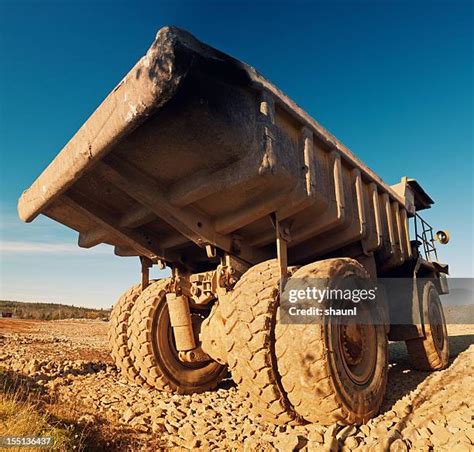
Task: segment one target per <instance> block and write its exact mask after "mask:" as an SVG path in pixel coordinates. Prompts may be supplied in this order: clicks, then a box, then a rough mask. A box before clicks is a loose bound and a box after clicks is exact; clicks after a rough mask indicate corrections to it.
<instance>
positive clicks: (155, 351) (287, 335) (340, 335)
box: [18, 27, 448, 424]
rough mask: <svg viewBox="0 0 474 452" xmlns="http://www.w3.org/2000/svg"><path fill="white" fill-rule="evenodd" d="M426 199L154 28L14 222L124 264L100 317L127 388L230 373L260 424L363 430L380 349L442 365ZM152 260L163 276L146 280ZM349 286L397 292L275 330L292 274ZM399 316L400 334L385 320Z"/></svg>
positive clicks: (206, 385) (277, 97) (379, 377)
mask: <svg viewBox="0 0 474 452" xmlns="http://www.w3.org/2000/svg"><path fill="white" fill-rule="evenodd" d="M432 203H433V201H432V200H431V198H430V197H429V196H428V195H427V194H426V192H425V191H424V190H423V189H422V188H421V186H420V185H419V184H418V182H417V181H416V180H414V179H408V178H406V177H404V178H402V179H401V182H400V183H398V184H396V185H392V186H389V185H387V184H386V183H385V182H384V181H383V180H382V179H381V178H380V177H379V176H377V175H376V174H375V173H374V172H372V171H371V170H370V169H369V168H368V167H367V166H366V165H364V164H363V163H362V162H361V161H360V160H359V159H358V158H357V157H356V156H355V155H354V154H353V153H352V152H351V151H350V150H349V149H348V148H346V147H345V146H344V145H343V144H341V142H339V141H338V140H337V139H336V138H335V137H333V136H332V135H331V134H330V133H328V132H327V131H326V130H325V129H324V128H323V127H321V126H320V125H319V124H318V123H317V122H316V121H315V120H314V119H312V118H311V117H310V116H309V115H308V114H306V113H305V112H304V111H303V110H302V109H301V108H299V107H298V106H297V105H296V104H295V103H294V102H292V101H291V100H290V99H289V98H288V97H286V96H285V95H284V94H283V93H282V92H281V91H279V90H278V88H276V87H275V86H273V85H272V84H271V83H270V82H269V81H268V80H266V79H265V78H264V77H262V76H261V75H260V74H259V73H258V72H257V71H256V70H255V69H254V68H252V67H250V66H248V65H246V64H244V63H242V62H240V61H238V60H236V59H234V58H232V57H230V56H228V55H226V54H224V53H222V52H220V51H218V50H216V49H214V48H212V47H209V46H207V45H205V44H203V43H201V42H199V41H198V40H197V39H195V38H194V37H193V36H192V35H190V34H189V33H187V32H185V31H183V30H180V29H178V28H174V27H166V28H163V29H161V30H160V31H159V32H158V34H157V36H156V39H155V41H154V42H153V44H152V46H151V47H150V49H149V50H148V52H147V53H146V55H145V56H144V57H143V58H141V59H140V60H139V61H138V63H137V64H136V65H135V66H134V67H133V68H132V70H131V71H130V72H129V73H128V74H127V75H126V76H125V78H124V79H123V80H122V81H121V82H120V83H119V84H118V85H117V86H116V87H115V88H114V89H113V90H112V92H111V93H110V94H109V95H108V96H107V97H106V99H105V100H104V101H103V102H102V104H101V105H100V106H99V107H98V108H97V109H96V110H95V111H94V113H93V114H92V115H91V116H90V118H89V119H88V120H87V121H86V122H85V123H84V125H83V126H82V127H81V128H80V129H79V130H78V132H77V133H76V134H75V135H74V137H73V138H72V139H71V140H70V141H69V142H68V143H67V144H66V146H65V147H64V149H63V150H62V151H61V152H60V153H59V154H58V155H57V157H56V158H55V159H54V160H53V161H52V162H51V164H50V165H49V166H48V167H47V168H46V169H45V170H44V172H43V173H42V174H41V175H40V176H39V177H38V179H37V180H36V181H35V182H34V183H33V184H32V186H31V187H30V188H29V189H28V190H26V191H25V192H24V193H23V194H22V196H21V199H20V201H19V205H18V211H19V215H20V217H21V219H22V220H24V221H26V222H30V221H32V220H33V219H34V218H35V217H36V216H38V215H39V214H43V215H46V216H47V217H49V218H52V219H54V220H56V221H58V222H60V223H62V224H64V225H66V226H68V227H70V228H72V229H74V230H76V231H77V232H78V233H79V241H78V244H79V246H80V247H83V248H91V247H93V246H96V245H98V244H102V243H104V244H109V245H112V246H113V247H114V250H115V254H116V255H117V256H136V257H139V259H140V263H139V265H137V276H138V275H140V273H141V278H139V277H137V284H136V285H135V286H133V287H131V288H130V289H129V290H127V291H126V292H125V293H124V294H123V295H122V297H121V298H120V299H119V300H118V302H117V304H116V305H115V307H114V309H113V311H112V314H111V319H110V345H111V353H112V356H113V359H114V360H115V363H116V365H117V367H118V369H119V370H120V371H121V372H122V374H123V376H125V377H126V378H127V379H128V380H129V381H130V383H131V384H137V385H143V386H144V387H146V388H150V390H151V389H158V390H163V391H175V392H177V393H180V394H190V393H195V392H202V391H207V390H211V389H213V388H214V387H216V385H218V383H219V382H220V380H221V379H222V378H224V377H225V376H226V375H228V371H229V370H230V372H231V373H232V377H233V379H234V380H235V382H236V383H237V384H238V386H239V388H240V390H241V391H242V393H243V394H244V395H245V396H246V397H247V398H248V400H249V401H250V403H251V405H252V406H253V409H254V410H255V412H257V413H259V414H260V415H261V416H262V417H263V418H264V419H265V420H267V421H270V422H274V423H277V424H281V423H287V422H290V421H295V422H298V421H302V422H304V421H310V422H311V421H317V422H322V423H332V422H340V423H362V422H365V421H367V420H368V419H369V418H370V417H371V416H373V415H375V414H376V413H377V411H378V409H379V407H380V405H381V402H382V399H383V397H384V393H385V390H386V382H387V368H388V362H387V344H388V340H400V341H406V344H407V348H408V352H409V354H410V356H411V358H412V360H413V363H414V365H415V366H417V367H419V368H422V369H431V370H435V369H441V368H443V367H444V366H446V364H447V360H448V338H447V333H446V325H445V321H444V317H443V311H442V307H441V304H440V297H439V294H442V293H445V292H446V291H447V284H446V276H445V274H446V273H447V266H446V265H444V264H441V263H439V262H438V261H437V255H436V249H435V247H434V243H435V241H436V240H439V241H441V242H446V241H447V240H448V236H447V234H446V233H444V232H442V231H441V232H439V233H437V234H435V233H433V230H432V228H431V227H430V226H428V225H427V223H425V222H424V221H423V220H421V218H420V217H419V216H418V212H419V211H421V210H423V209H426V208H428V207H430V206H431V204H432ZM409 222H410V223H409ZM412 223H414V225H415V226H416V227H417V229H416V231H415V233H412V234H411V235H412V237H410V231H411V230H412V229H413V228H412V226H411V224H412ZM137 261H138V260H137ZM153 265H157V266H159V267H160V268H162V269H164V268H165V267H169V268H170V269H171V276H170V277H169V278H165V279H161V280H154V281H152V280H150V276H149V275H150V273H149V270H150V268H151V267H152V266H153ZM349 276H350V277H351V278H353V279H354V278H356V280H364V279H367V278H375V277H377V278H394V277H397V278H405V279H406V278H409V280H410V281H413V284H412V287H411V290H409V291H407V293H406V294H405V296H403V297H402V298H401V299H400V298H398V299H397V302H396V303H395V302H394V301H393V300H392V299H391V298H390V297H389V296H388V297H383V299H384V301H383V302H380V303H373V304H370V305H367V307H366V308H364V309H365V311H366V312H365V314H364V315H365V317H367V316H368V318H370V319H372V320H371V321H370V322H361V323H360V324H359V323H356V324H353V323H352V324H345V325H344V324H341V322H338V321H337V319H336V318H333V317H328V318H325V320H324V321H323V322H317V323H314V322H310V323H291V322H283V321H282V320H281V318H282V317H281V312H280V311H281V306H280V298H281V297H280V293H281V291H282V290H283V289H284V288H285V287H286V285H287V284H289V283H290V281H292V280H293V279H294V278H297V279H298V280H301V281H307V280H310V279H311V278H318V279H320V278H323V279H325V280H327V281H328V283H329V284H332V282H334V284H336V285H337V284H340V281H344V279H345V278H346V277H349ZM387 298H388V299H387ZM394 304H397V306H394ZM400 307H403V308H404V309H406V310H408V311H409V313H410V316H411V317H410V319H411V321H410V322H403V324H394V322H393V321H392V322H391V321H390V313H391V312H392V311H393V309H394V308H397V309H399V308H400Z"/></svg>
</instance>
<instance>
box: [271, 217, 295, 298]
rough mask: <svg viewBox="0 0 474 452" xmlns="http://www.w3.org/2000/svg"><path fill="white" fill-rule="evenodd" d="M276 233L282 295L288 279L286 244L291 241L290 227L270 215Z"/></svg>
mask: <svg viewBox="0 0 474 452" xmlns="http://www.w3.org/2000/svg"><path fill="white" fill-rule="evenodd" d="M270 218H271V220H272V223H273V225H274V227H275V233H276V248H277V258H278V265H279V267H280V293H283V289H284V288H285V284H286V281H287V279H288V242H289V241H290V240H291V236H290V227H289V226H288V225H283V224H282V222H281V221H278V218H277V215H276V213H273V214H271V215H270Z"/></svg>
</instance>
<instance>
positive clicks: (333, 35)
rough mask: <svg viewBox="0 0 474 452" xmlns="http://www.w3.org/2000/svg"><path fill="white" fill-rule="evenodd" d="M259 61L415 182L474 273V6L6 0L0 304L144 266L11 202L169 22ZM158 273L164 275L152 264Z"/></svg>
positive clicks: (463, 271) (99, 299)
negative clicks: (85, 244)
mask: <svg viewBox="0 0 474 452" xmlns="http://www.w3.org/2000/svg"><path fill="white" fill-rule="evenodd" d="M171 24H173V25H178V26H180V27H183V28H186V29H187V30H189V31H191V32H192V33H194V34H195V35H196V36H197V37H198V38H199V39H201V40H203V41H205V42H207V43H209V44H211V45H213V46H215V47H217V48H219V49H221V50H223V51H225V52H227V53H230V54H231V55H233V56H235V57H237V58H239V59H242V60H243V61H246V62H247V63H249V64H251V65H253V66H255V67H256V68H257V69H258V70H259V71H260V72H262V73H263V74H264V75H265V76H266V77H267V78H269V79H270V80H271V81H272V82H274V83H275V84H276V85H277V86H278V87H279V88H281V89H282V90H283V91H284V92H286V93H287V94H288V95H289V96H290V97H291V98H293V99H294V100H295V101H296V102H297V103H298V104H299V105H301V106H302V107H303V108H304V109H305V110H306V111H307V112H308V113H310V114H311V115H312V116H313V117H315V118H316V119H317V120H318V121H319V122H320V123H321V124H322V125H323V126H325V127H326V128H327V129H329V131H331V132H332V133H333V134H334V135H336V136H337V137H338V138H339V139H340V140H341V141H343V142H344V143H345V144H346V145H347V146H349V147H350V148H351V149H352V151H353V152H355V153H356V154H357V155H358V156H359V157H360V158H361V159H362V160H363V161H364V162H365V163H367V164H368V165H369V166H370V167H371V168H372V169H373V170H375V171H376V172H377V173H378V174H379V175H380V176H381V177H382V178H383V179H384V180H385V181H387V182H388V183H391V184H393V183H397V182H398V181H399V179H400V177H401V176H403V175H408V176H410V177H415V178H417V179H418V181H419V182H420V183H421V184H422V185H423V186H424V188H425V189H426V190H427V192H428V193H429V194H430V195H431V196H432V197H433V198H434V200H435V201H436V204H435V206H434V207H433V208H432V209H431V211H427V212H426V213H425V215H424V216H425V217H426V219H427V220H428V221H429V222H430V223H432V224H433V225H434V226H435V227H437V228H446V229H449V230H450V232H451V234H452V241H451V243H450V244H449V245H447V246H446V247H444V248H442V249H441V253H440V256H441V259H442V260H443V261H445V262H448V263H449V264H450V266H451V270H452V274H453V275H455V276H473V263H472V261H473V249H472V242H473V218H472V217H473V207H472V206H473V178H472V174H473V169H474V168H473V136H472V129H473V92H474V87H473V73H472V57H473V48H472V47H473V35H472V28H473V27H472V25H473V14H472V2H470V1H464V2H456V1H449V2H416V1H411V2H404V1H391V2H388V1H377V2H375V1H373V2H367V1H356V0H354V1H349V2H342V1H332V2H301V1H292V2H288V3H285V2H276V3H275V2H263V1H262V2H233V1H227V2H205V1H202V2H197V1H173V2H163V1H159V0H158V1H154V2H140V1H134V2H131V1H130V2H127V3H122V2H115V1H114V2H112V1H95V2H92V1H82V2H77V1H72V0H70V1H54V2H53V1H47V0H43V1H41V2H40V1H33V2H25V1H21V0H16V1H11V2H6V1H5V0H0V30H1V31H0V39H1V42H0V45H1V47H0V51H1V57H2V58H1V61H2V63H1V64H2V70H1V73H0V77H1V78H0V90H1V91H0V96H1V102H0V149H1V161H0V195H1V200H0V209H1V210H0V214H1V217H0V218H1V219H0V252H1V257H0V283H1V284H0V298H4V299H5V298H6V299H18V300H47V301H57V302H65V303H73V304H76V305H84V306H101V307H107V306H110V305H111V304H112V303H113V302H114V301H115V299H116V298H117V296H118V295H119V294H120V293H121V292H122V291H123V290H125V289H126V288H127V287H128V286H129V285H131V284H133V283H134V282H135V281H137V280H138V271H139V265H138V263H137V259H130V258H117V257H114V256H113V252H112V249H109V248H108V247H106V246H102V247H99V248H97V249H94V250H81V249H79V248H78V247H77V245H76V242H77V235H76V234H75V233H74V232H73V231H70V230H68V229H67V228H65V227H63V226H61V225H58V224H56V223H54V222H52V221H50V220H48V219H46V218H39V219H37V220H36V221H35V222H33V223H31V224H28V225H26V224H22V223H21V222H20V220H18V218H17V215H16V203H17V199H18V197H19V195H20V194H21V192H22V190H24V189H25V188H27V187H28V186H29V185H30V184H31V182H32V181H33V180H34V179H35V178H36V176H37V175H38V174H39V173H40V172H41V171H42V170H43V169H44V167H45V166H46V165H47V164H48V163H49V162H50V161H51V160H52V159H53V158H54V156H55V155H56V154H57V152H58V151H59V150H60V149H61V148H62V147H63V146H64V144H65V143H66V142H67V141H68V140H69V138H70V137H71V136H72V135H73V134H74V133H75V131H76V130H77V129H78V128H79V127H80V126H81V124H82V123H83V122H84V121H85V120H86V119H87V117H88V116H89V115H90V114H91V112H92V111H93V110H94V109H95V108H96V107H97V106H98V105H99V103H100V102H101V101H102V99H103V98H104V97H105V96H106V95H107V93H108V92H109V91H110V90H111V89H112V88H113V87H114V86H115V84H116V83H117V82H118V81H119V80H120V79H121V78H122V77H123V75H124V74H125V73H127V72H128V70H129V69H130V68H131V67H132V66H133V64H134V63H135V62H136V61H137V60H138V59H139V58H140V56H142V54H143V53H144V52H145V51H146V50H147V48H148V47H149V45H150V44H151V42H152V41H153V38H154V35H155V33H156V31H157V30H158V29H159V28H161V27H162V26H164V25H171ZM155 276H157V273H156V272H155Z"/></svg>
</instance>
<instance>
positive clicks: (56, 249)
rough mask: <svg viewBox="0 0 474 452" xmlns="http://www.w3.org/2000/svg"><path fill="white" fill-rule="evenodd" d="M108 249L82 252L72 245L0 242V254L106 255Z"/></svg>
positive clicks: (103, 247) (102, 248)
mask: <svg viewBox="0 0 474 452" xmlns="http://www.w3.org/2000/svg"><path fill="white" fill-rule="evenodd" d="M110 251H111V250H110V248H109V247H107V246H100V247H98V248H95V249H92V250H84V249H82V248H79V247H78V246H77V245H75V244H72V243H47V242H43V243H42V242H24V241H3V240H2V241H0V253H49V254H65V253H66V254H84V253H85V252H89V253H91V252H93V253H94V254H108V253H110Z"/></svg>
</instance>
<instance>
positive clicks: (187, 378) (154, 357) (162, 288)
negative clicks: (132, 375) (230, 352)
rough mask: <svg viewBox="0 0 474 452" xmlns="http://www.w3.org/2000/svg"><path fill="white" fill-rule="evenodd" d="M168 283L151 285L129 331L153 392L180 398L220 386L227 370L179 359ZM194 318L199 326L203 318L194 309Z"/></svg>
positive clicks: (134, 355)
mask: <svg viewBox="0 0 474 452" xmlns="http://www.w3.org/2000/svg"><path fill="white" fill-rule="evenodd" d="M169 282H170V280H169V279H166V280H161V281H157V282H154V283H152V284H150V285H149V286H148V287H147V288H146V289H145V290H144V291H143V292H142V294H141V295H140V296H139V297H138V299H137V301H136V303H135V305H134V306H133V308H132V312H131V315H130V323H129V327H128V341H129V342H128V343H129V347H130V350H131V357H132V360H133V362H134V365H135V366H136V368H137V369H138V370H139V373H140V376H141V377H142V378H143V379H144V380H145V382H146V383H147V384H148V385H149V386H151V387H153V388H156V389H159V390H161V391H168V392H177V393H178V394H193V393H199V392H203V391H207V390H209V389H212V388H214V387H215V386H217V384H218V383H219V382H220V381H221V380H222V378H223V377H224V376H225V374H226V371H227V369H226V367H225V366H222V365H221V364H219V363H217V362H216V361H213V360H209V361H206V362H202V363H184V362H182V361H181V360H180V359H179V357H178V352H177V350H176V347H175V343H174V336H173V331H172V327H171V324H170V318H169V314H168V307H167V304H166V293H167V289H168V284H169ZM191 315H192V316H193V321H194V319H196V322H200V318H201V317H200V315H201V314H199V313H198V312H196V311H195V310H193V308H192V307H191Z"/></svg>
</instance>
